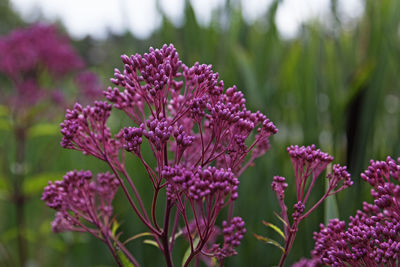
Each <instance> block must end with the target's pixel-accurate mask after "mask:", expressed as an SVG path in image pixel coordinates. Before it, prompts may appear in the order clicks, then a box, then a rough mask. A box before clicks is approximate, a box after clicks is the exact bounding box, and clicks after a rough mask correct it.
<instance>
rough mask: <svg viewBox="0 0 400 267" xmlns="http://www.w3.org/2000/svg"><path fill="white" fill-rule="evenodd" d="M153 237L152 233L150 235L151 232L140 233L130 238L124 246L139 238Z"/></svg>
mask: <svg viewBox="0 0 400 267" xmlns="http://www.w3.org/2000/svg"><path fill="white" fill-rule="evenodd" d="M152 235H153V234H152V233H149V232H143V233H139V234H136V235H134V236H132V237H130V238H128V239H127V240H125V241H124V243H123V244H124V245H126V244H127V243H128V242H130V241H132V240H135V239H137V238H140V237H143V236H152Z"/></svg>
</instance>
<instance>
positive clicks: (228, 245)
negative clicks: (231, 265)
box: [212, 217, 246, 260]
mask: <svg viewBox="0 0 400 267" xmlns="http://www.w3.org/2000/svg"><path fill="white" fill-rule="evenodd" d="M222 227H223V234H224V245H223V246H222V247H220V246H219V245H217V244H214V246H213V248H212V250H214V255H215V257H216V258H217V259H220V260H222V259H224V258H226V257H229V256H232V255H236V251H235V248H236V247H238V246H239V245H240V241H241V240H242V239H243V235H244V234H245V233H246V228H244V221H243V219H242V218H240V217H233V218H232V220H231V221H230V223H228V222H227V221H223V222H222Z"/></svg>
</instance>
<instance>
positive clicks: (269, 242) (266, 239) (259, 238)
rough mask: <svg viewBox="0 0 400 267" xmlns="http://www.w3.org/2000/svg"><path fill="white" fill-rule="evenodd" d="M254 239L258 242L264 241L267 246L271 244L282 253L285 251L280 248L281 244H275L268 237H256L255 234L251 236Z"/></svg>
mask: <svg viewBox="0 0 400 267" xmlns="http://www.w3.org/2000/svg"><path fill="white" fill-rule="evenodd" d="M253 235H254V237H255V238H257V239H258V240H261V241H264V242H265V243H267V244H271V245H273V246H275V247H277V248H280V249H281V250H282V252H283V253H285V249H284V248H283V247H282V246H281V244H279V243H278V242H276V241H275V240H273V239H270V238H268V237H264V236H261V235H257V234H253Z"/></svg>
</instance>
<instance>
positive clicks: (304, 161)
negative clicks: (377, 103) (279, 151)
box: [271, 145, 353, 266]
mask: <svg viewBox="0 0 400 267" xmlns="http://www.w3.org/2000/svg"><path fill="white" fill-rule="evenodd" d="M287 151H288V153H289V156H290V159H291V161H292V165H293V168H294V173H295V182H296V196H297V202H296V203H295V204H294V205H293V213H292V216H291V217H292V222H290V221H289V218H288V214H287V211H288V209H287V206H286V204H285V201H284V198H285V190H286V188H287V187H288V184H287V183H286V179H285V178H284V177H281V176H275V177H274V179H273V182H272V185H271V186H272V189H273V191H274V192H275V194H276V195H277V198H278V201H279V205H280V208H281V213H280V217H281V219H282V220H283V221H284V236H285V247H284V253H283V254H282V257H281V260H280V263H279V266H283V264H284V261H285V259H286V257H287V255H288V253H289V252H290V249H291V247H292V245H293V242H294V239H295V236H296V233H297V231H298V225H299V223H300V222H301V221H302V220H303V219H305V218H306V217H307V216H308V215H309V214H311V212H313V211H314V210H315V209H316V208H317V207H318V206H319V205H320V204H321V203H322V202H323V201H324V200H325V199H326V198H327V197H328V196H330V195H333V194H335V193H337V192H339V191H341V190H343V189H345V188H347V187H349V186H351V185H352V184H353V182H352V181H351V178H350V174H349V173H348V172H347V170H346V167H341V166H340V165H338V164H334V165H333V167H332V171H331V172H330V173H329V174H327V176H326V177H327V179H328V189H327V191H326V192H325V194H324V195H323V196H322V197H321V198H320V199H319V200H318V201H317V202H316V203H315V204H314V205H312V206H311V207H310V208H309V209H308V210H307V209H306V206H307V200H308V199H309V196H310V194H311V191H312V189H313V187H314V185H315V182H316V181H317V178H318V177H319V176H320V174H321V173H322V172H323V171H324V170H325V169H326V168H327V166H328V164H330V163H331V162H332V161H333V157H332V156H330V155H329V154H328V153H325V152H322V151H321V150H319V149H316V147H315V145H312V146H307V147H304V146H302V147H299V146H290V147H288V149H287Z"/></svg>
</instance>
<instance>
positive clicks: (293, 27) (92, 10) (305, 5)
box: [11, 0, 363, 38]
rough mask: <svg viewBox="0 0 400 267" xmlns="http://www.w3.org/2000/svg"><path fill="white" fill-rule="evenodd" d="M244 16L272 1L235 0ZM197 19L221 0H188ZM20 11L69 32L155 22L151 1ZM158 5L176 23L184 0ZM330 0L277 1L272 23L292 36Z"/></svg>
mask: <svg viewBox="0 0 400 267" xmlns="http://www.w3.org/2000/svg"><path fill="white" fill-rule="evenodd" d="M238 1H240V4H241V7H242V10H243V13H244V16H245V18H246V19H247V20H249V21H250V22H251V21H254V20H255V19H256V18H257V17H259V16H260V15H263V13H264V12H265V11H266V10H267V8H268V6H269V4H270V3H271V2H272V0H238ZM191 2H192V4H193V7H194V9H195V12H196V14H197V18H198V20H199V22H200V24H202V25H205V24H207V23H208V22H209V21H210V19H211V12H212V10H213V9H214V8H216V7H218V6H221V5H223V4H224V0H191ZM362 2H363V1H362V0H339V11H340V12H341V16H343V19H345V20H348V21H349V20H350V21H351V19H353V18H356V17H357V16H359V15H360V14H362V12H363V4H362ZM11 3H12V4H13V6H14V7H15V8H16V10H18V11H19V12H20V13H21V15H22V16H23V17H24V18H25V19H27V20H29V19H32V18H34V17H35V14H36V15H37V11H38V10H40V12H41V14H42V15H43V16H44V17H45V18H46V19H48V20H50V21H53V20H56V19H59V20H61V21H62V22H63V23H64V25H65V26H66V27H67V29H68V31H69V32H70V33H71V35H72V36H74V37H77V38H81V37H84V36H85V35H87V34H90V35H92V36H93V37H95V38H104V37H106V35H107V31H109V30H111V31H113V32H117V33H118V32H123V31H124V30H125V29H129V30H130V31H131V32H132V33H133V34H135V35H136V36H137V37H139V38H146V37H148V36H149V35H150V34H151V33H152V31H154V30H155V29H156V28H157V27H158V26H159V25H160V23H161V18H160V16H158V11H157V4H156V0H11ZM159 3H160V7H159V8H162V9H163V10H164V11H165V13H166V14H167V15H168V17H169V18H170V19H171V20H172V21H173V22H174V23H177V24H179V23H181V22H182V10H183V6H184V0H159ZM329 5H330V0H283V1H282V2H281V4H280V6H279V9H278V12H277V16H276V23H277V26H278V29H279V31H280V33H281V34H282V35H283V36H285V37H293V36H295V35H296V33H297V32H298V30H299V28H300V26H301V23H303V22H304V21H307V20H309V19H313V18H319V19H321V20H322V21H323V19H324V15H325V14H326V13H327V11H328V9H329Z"/></svg>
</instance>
